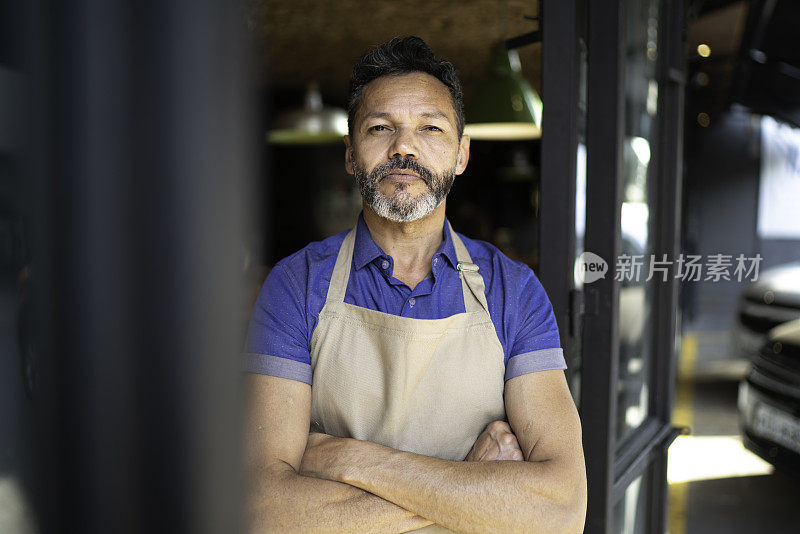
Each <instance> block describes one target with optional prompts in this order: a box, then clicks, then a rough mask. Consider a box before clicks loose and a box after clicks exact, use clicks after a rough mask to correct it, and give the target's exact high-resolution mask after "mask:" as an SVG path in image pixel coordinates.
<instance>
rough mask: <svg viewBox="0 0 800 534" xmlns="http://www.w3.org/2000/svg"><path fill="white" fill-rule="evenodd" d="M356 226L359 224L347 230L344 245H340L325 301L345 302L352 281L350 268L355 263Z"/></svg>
mask: <svg viewBox="0 0 800 534" xmlns="http://www.w3.org/2000/svg"><path fill="white" fill-rule="evenodd" d="M356 228H357V226H355V227H353V229H352V230H350V231H349V232H347V235H346V236H345V237H344V241H343V242H342V246H341V247H339V254H338V255H337V256H336V264H335V265H334V266H333V274H331V283H330V285H329V286H328V295H327V296H326V297H325V302H344V294H345V292H346V291H347V282H349V281H350V268H351V265H353V248H354V246H355V242H356Z"/></svg>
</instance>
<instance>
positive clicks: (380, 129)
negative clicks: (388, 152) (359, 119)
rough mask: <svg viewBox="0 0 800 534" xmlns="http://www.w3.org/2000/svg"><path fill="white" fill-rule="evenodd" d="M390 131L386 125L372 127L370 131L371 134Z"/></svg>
mask: <svg viewBox="0 0 800 534" xmlns="http://www.w3.org/2000/svg"><path fill="white" fill-rule="evenodd" d="M388 130H389V128H387V127H386V125H384V124H376V125H375V126H371V127H370V129H369V131H371V132H385V131H388Z"/></svg>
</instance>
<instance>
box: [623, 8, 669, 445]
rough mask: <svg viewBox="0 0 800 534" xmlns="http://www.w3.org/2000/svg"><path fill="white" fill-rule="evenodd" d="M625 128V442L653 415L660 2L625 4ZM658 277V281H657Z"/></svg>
mask: <svg viewBox="0 0 800 534" xmlns="http://www.w3.org/2000/svg"><path fill="white" fill-rule="evenodd" d="M624 9H625V29H626V31H625V41H624V42H625V53H624V60H625V68H624V72H625V74H624V80H625V81H624V87H625V107H624V117H625V122H624V124H625V129H624V138H623V142H622V157H623V161H622V189H621V195H622V206H621V213H620V231H621V247H620V253H619V256H618V257H617V258H616V261H615V277H616V279H617V281H618V282H619V283H620V290H619V329H618V333H619V369H618V377H617V414H616V419H617V421H616V428H617V438H618V439H619V440H624V439H625V438H626V437H627V436H629V435H630V434H631V433H632V432H633V431H634V430H635V429H636V428H638V427H639V426H640V425H641V424H642V423H643V422H644V420H645V419H646V418H647V415H648V413H649V409H650V406H649V398H650V382H651V368H652V359H653V355H652V351H651V348H652V332H651V328H650V325H651V323H652V317H653V313H652V308H653V305H654V298H653V284H655V283H658V279H659V278H658V272H657V271H655V272H653V273H651V268H650V267H651V262H650V260H651V256H652V254H653V250H654V247H653V239H652V232H651V224H652V219H651V217H650V214H651V213H652V211H653V210H652V206H653V200H654V199H653V191H654V189H655V187H654V181H655V179H656V172H655V171H656V168H657V167H656V164H655V154H654V147H656V146H658V124H657V121H658V80H657V68H656V67H657V62H658V37H659V35H658V31H659V0H644V1H642V0H626V1H625V5H624ZM653 274H655V275H656V276H653Z"/></svg>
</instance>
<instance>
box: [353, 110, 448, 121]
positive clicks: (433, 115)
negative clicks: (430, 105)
mask: <svg viewBox="0 0 800 534" xmlns="http://www.w3.org/2000/svg"><path fill="white" fill-rule="evenodd" d="M419 116H420V117H424V118H426V119H446V120H449V119H450V117H448V116H447V114H446V113H444V112H442V111H426V112H424V113H420V115H419ZM364 118H365V119H389V118H391V114H390V113H387V112H386V111H370V112H369V113H367V114H366V115H364Z"/></svg>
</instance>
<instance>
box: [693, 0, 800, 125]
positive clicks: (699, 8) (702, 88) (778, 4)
mask: <svg viewBox="0 0 800 534" xmlns="http://www.w3.org/2000/svg"><path fill="white" fill-rule="evenodd" d="M689 18H690V22H689V74H690V75H691V85H690V89H691V92H690V94H689V102H688V103H689V104H691V106H692V108H694V111H701V110H702V111H703V112H708V113H709V114H710V115H711V117H712V118H713V117H714V116H715V115H719V114H720V113H723V112H724V111H725V110H726V109H727V108H728V107H729V106H730V104H732V103H738V104H742V105H744V106H746V107H748V108H749V109H750V110H751V111H752V112H754V113H763V114H768V115H773V116H775V117H778V118H780V119H782V120H784V121H787V122H790V123H792V124H794V125H796V126H800V32H798V31H797V24H798V21H800V2H798V1H797V0H747V1H745V0H738V1H735V0H694V1H692V2H690V5H689ZM701 43H704V44H707V45H709V47H710V48H711V55H710V56H709V57H708V58H703V57H700V56H699V54H698V53H697V46H698V45H699V44H701Z"/></svg>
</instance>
